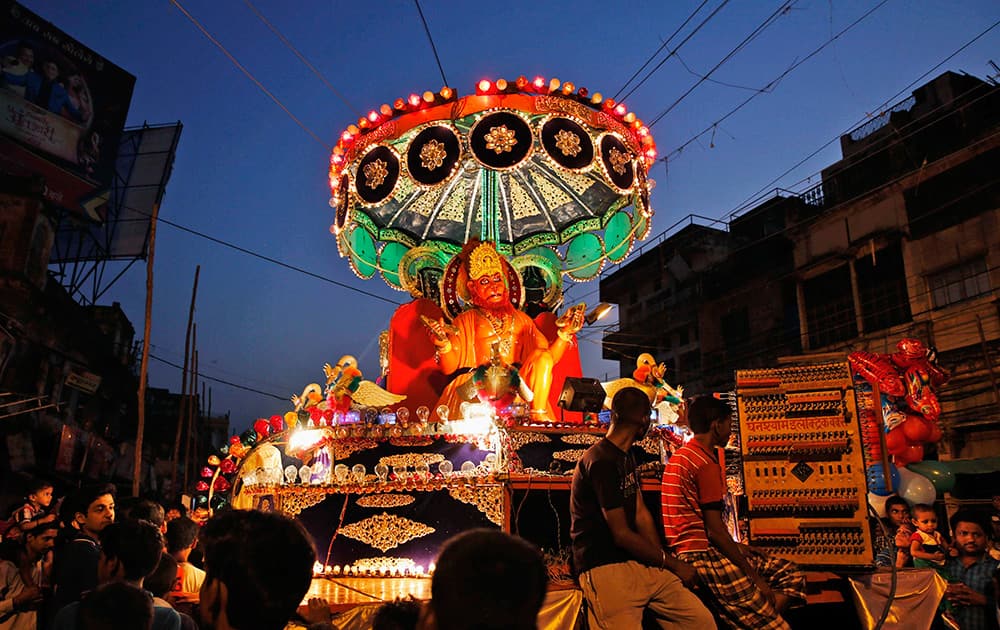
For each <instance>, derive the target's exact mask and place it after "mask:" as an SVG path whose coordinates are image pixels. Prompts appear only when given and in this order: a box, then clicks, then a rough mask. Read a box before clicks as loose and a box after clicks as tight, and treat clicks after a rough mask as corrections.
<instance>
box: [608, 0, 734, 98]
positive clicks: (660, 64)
mask: <svg viewBox="0 0 1000 630" xmlns="http://www.w3.org/2000/svg"><path fill="white" fill-rule="evenodd" d="M727 4H729V0H723V2H722V4H720V5H719V6H717V7H715V9H714V10H713V11H712V12H711V13H709V14H708V17H706V18H705V19H704V20H702V21H701V23H699V24H698V26H696V27H695V28H694V30H693V31H691V32H690V33H688V34H687V36H686V37H685V38H684V39H683V40H682V41H681V43H680V44H677V46H676V47H675V48H674V49H673V50H672V51H670V53H669V54H668V55H667V56H666V57H664V58H663V59H661V60H660V63H658V64H656V65H655V66H653V69H652V70H650V71H649V72H648V73H646V76H644V77H643V78H642V80H641V81H639V82H638V83H636V84H635V86H634V87H633V88H632V89H631V90H629V91H628V94H626V95H625V96H623V97H621V99H620V101H623V100H625V99H627V98H628V97H630V96H632V94H634V93H635V91H636V90H638V89H639V88H640V87H642V86H643V84H644V83H646V81H648V80H649V78H650V77H651V76H653V75H654V74H655V73H656V71H657V70H659V69H660V68H661V67H662V66H663V64H665V63H667V60H668V59H670V58H671V57H673V56H674V54H675V53H676V52H677V51H678V50H680V49H681V48H682V47H683V46H684V44H686V43H688V40H690V39H691V38H692V37H694V36H695V35H696V34H697V33H698V31H700V30H701V29H702V27H704V26H705V25H706V24H708V23H709V22H710V21H711V20H712V18H714V17H715V15H716V14H717V13H718V12H719V11H721V10H722V8H723V7H724V6H726V5H727ZM622 89H624V88H622ZM619 92H621V90H619ZM620 101H619V102H620Z"/></svg>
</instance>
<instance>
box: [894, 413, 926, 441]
mask: <svg viewBox="0 0 1000 630" xmlns="http://www.w3.org/2000/svg"><path fill="white" fill-rule="evenodd" d="M900 426H901V427H902V429H903V434H904V435H906V439H907V440H908V441H909V442H916V443H918V444H923V443H924V442H926V441H927V440H928V438H930V435H931V427H930V423H928V422H927V421H926V420H924V419H923V418H921V417H919V416H914V415H908V416H907V417H906V421H905V422H903V424H902V425H900Z"/></svg>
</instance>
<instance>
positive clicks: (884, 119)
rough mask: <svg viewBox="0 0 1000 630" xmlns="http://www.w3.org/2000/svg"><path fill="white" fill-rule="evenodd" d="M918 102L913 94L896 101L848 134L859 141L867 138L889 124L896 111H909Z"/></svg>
mask: <svg viewBox="0 0 1000 630" xmlns="http://www.w3.org/2000/svg"><path fill="white" fill-rule="evenodd" d="M916 103H917V100H916V99H915V98H914V97H913V96H912V95H911V96H910V97H909V98H906V99H904V100H902V101H900V102H898V103H896V104H895V105H893V106H892V107H890V108H889V109H887V110H885V111H883V112H882V113H881V114H879V115H878V116H876V117H875V118H872V119H871V120H869V121H868V122H866V123H864V124H863V125H861V126H859V127H856V128H854V129H853V130H852V131H851V133H850V134H848V135H849V136H851V140H853V141H855V142H857V141H858V140H864V139H865V138H867V137H868V136H870V135H872V134H873V133H875V132H876V131H878V130H879V129H881V128H882V127H885V126H886V125H888V124H889V119H890V118H891V117H892V115H893V114H894V113H895V112H905V111H908V110H909V109H910V108H912V107H913V106H914V105H916Z"/></svg>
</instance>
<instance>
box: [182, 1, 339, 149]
mask: <svg viewBox="0 0 1000 630" xmlns="http://www.w3.org/2000/svg"><path fill="white" fill-rule="evenodd" d="M170 3H171V4H173V5H174V6H175V7H177V8H178V9H180V11H181V13H183V14H184V15H185V16H186V17H187V19H189V20H191V23H192V24H194V25H195V26H197V27H198V30H200V31H201V32H202V34H203V35H204V36H205V37H207V38H208V41H210V42H212V43H213V44H215V46H216V47H217V48H218V49H219V50H221V51H222V53H223V54H224V55H225V56H226V57H227V58H228V59H229V61H231V62H233V65H235V66H236V67H237V68H239V69H240V71H241V72H242V73H243V74H244V75H246V77H247V78H248V79H250V80H251V81H253V83H254V85H256V86H257V87H258V88H260V91H261V92H263V93H264V94H266V95H267V96H268V97H269V98H270V99H271V100H272V101H274V103H275V104H276V105H277V106H278V107H280V108H281V110H282V111H284V112H285V113H286V114H288V117H289V118H291V119H292V120H294V121H295V124H297V125H298V126H299V127H301V128H302V130H303V131H305V132H306V133H307V134H309V135H310V136H311V137H312V139H313V140H315V141H316V142H317V143H319V145H320V146H321V147H323V148H324V149H326V150H327V151H331V150H332V147H330V145H328V144H327V143H325V142H323V141H322V140H321V139H320V137H319V136H318V135H316V133H315V132H313V130H312V129H310V128H309V127H307V126H306V124H305V123H304V122H302V121H301V120H299V119H298V117H296V116H295V114H293V113H292V112H291V110H290V109H288V108H287V107H285V104H284V103H282V102H281V101H280V100H279V99H278V97H277V96H275V95H274V94H272V93H271V91H270V90H268V89H267V88H266V87H264V84H263V83H261V82H260V81H258V80H257V77H255V76H254V75H253V74H252V73H251V72H250V71H249V70H247V69H246V67H244V66H243V64H241V63H240V62H239V61H237V60H236V57H234V56H233V55H232V53H230V52H229V51H228V50H226V47H225V46H223V45H222V43H221V42H220V41H219V40H217V39H215V38H214V37H212V34H211V33H209V32H208V30H206V29H205V27H204V26H202V25H201V22H199V21H198V20H197V19H196V18H195V17H194V16H193V15H191V14H190V13H188V11H187V9H185V8H184V7H183V6H182V5H181V3H180V0H170Z"/></svg>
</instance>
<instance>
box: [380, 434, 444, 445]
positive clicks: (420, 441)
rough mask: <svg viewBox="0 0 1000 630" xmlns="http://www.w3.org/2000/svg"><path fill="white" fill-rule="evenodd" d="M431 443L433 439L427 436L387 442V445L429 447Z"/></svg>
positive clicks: (393, 439) (408, 437)
mask: <svg viewBox="0 0 1000 630" xmlns="http://www.w3.org/2000/svg"><path fill="white" fill-rule="evenodd" d="M433 443H434V438H433V437H431V436H429V435H413V436H406V437H404V438H392V439H391V440H389V444H392V445H393V446H430V445H431V444H433Z"/></svg>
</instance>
